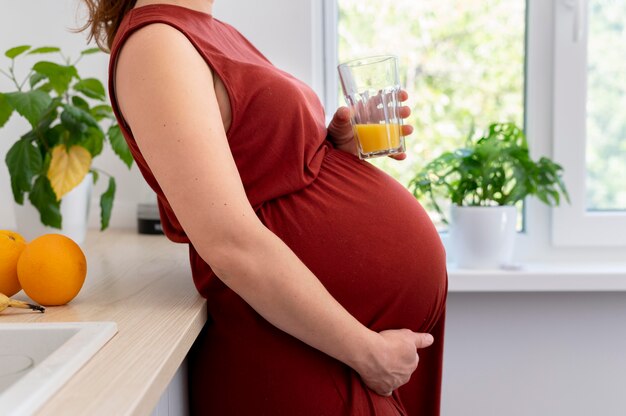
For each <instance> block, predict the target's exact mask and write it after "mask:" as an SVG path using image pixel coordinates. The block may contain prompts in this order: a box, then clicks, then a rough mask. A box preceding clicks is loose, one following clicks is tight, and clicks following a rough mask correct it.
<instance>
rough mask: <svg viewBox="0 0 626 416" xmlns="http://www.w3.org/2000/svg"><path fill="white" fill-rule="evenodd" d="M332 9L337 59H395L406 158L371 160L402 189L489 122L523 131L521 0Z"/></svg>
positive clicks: (441, 0)
mask: <svg viewBox="0 0 626 416" xmlns="http://www.w3.org/2000/svg"><path fill="white" fill-rule="evenodd" d="M607 1H608V0H607ZM338 5H339V27H338V34H339V45H338V51H339V62H345V61H347V60H350V59H355V58H361V57H365V56H371V55H382V54H393V55H396V56H398V58H399V64H400V68H399V72H400V82H401V84H402V86H403V87H404V88H405V89H406V90H407V91H408V92H409V95H410V98H409V101H408V105H409V106H410V107H411V110H412V115H411V117H410V118H409V119H408V121H407V122H408V123H410V124H411V125H413V126H414V127H415V132H414V133H413V134H412V135H410V136H408V137H407V140H406V144H407V159H406V160H404V161H402V162H398V161H394V160H391V159H389V158H378V159H373V160H371V161H372V163H373V164H375V165H377V166H378V167H380V168H382V169H384V170H385V171H386V172H388V173H390V174H391V175H392V176H394V177H395V178H396V179H398V180H399V181H400V182H401V183H402V184H404V185H405V186H406V185H407V184H408V182H409V180H410V179H411V178H412V177H413V176H414V174H415V173H416V172H417V171H418V170H419V169H420V167H422V166H423V165H424V164H425V163H427V162H428V161H430V160H432V159H433V158H435V157H437V156H438V155H440V154H441V153H443V152H444V151H447V150H451V149H453V148H455V147H458V146H462V145H463V143H464V142H465V139H466V137H467V136H468V134H469V133H470V131H472V129H476V130H478V131H480V130H481V129H486V128H487V127H488V125H489V124H490V123H491V122H496V121H499V122H505V121H511V122H514V123H516V124H518V125H520V126H523V124H524V81H525V78H524V75H525V74H524V69H525V29H526V28H525V22H526V10H525V9H526V3H525V1H524V0H437V1H416V0H393V1H391V0H338ZM338 94H339V96H340V100H339V103H343V102H344V100H343V97H342V96H341V92H338ZM421 202H422V203H423V204H424V205H425V206H426V208H427V209H428V208H429V207H428V204H427V203H426V201H421ZM429 211H430V212H431V216H432V217H433V220H434V221H435V223H437V224H438V225H440V224H439V218H437V216H436V215H435V213H434V211H433V210H429Z"/></svg>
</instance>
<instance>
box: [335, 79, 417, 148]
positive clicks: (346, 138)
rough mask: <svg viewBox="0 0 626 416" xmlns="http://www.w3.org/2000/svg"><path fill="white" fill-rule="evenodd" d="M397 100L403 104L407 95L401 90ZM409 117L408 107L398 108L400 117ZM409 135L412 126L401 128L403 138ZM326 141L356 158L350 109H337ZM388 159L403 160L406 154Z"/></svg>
mask: <svg viewBox="0 0 626 416" xmlns="http://www.w3.org/2000/svg"><path fill="white" fill-rule="evenodd" d="M398 98H399V100H400V101H401V102H404V101H406V100H407V99H408V98H409V94H408V93H407V92H406V91H404V90H402V91H400V93H399V94H398ZM410 115H411V109H410V108H409V107H407V106H402V107H400V117H402V118H407V117H408V116H410ZM411 133H413V126H411V125H403V126H402V135H403V136H408V135H409V134H411ZM328 140H330V141H331V142H332V144H333V145H334V146H335V148H336V149H339V150H343V151H344V152H348V153H352V154H353V155H355V156H358V153H357V148H356V141H355V139H354V132H353V130H352V126H351V125H350V109H349V108H348V107H339V108H338V109H337V111H336V112H335V115H334V116H333V119H332V120H331V122H330V124H329V125H328ZM389 157H391V158H393V159H396V160H403V159H405V158H406V154H405V153H397V154H394V155H389Z"/></svg>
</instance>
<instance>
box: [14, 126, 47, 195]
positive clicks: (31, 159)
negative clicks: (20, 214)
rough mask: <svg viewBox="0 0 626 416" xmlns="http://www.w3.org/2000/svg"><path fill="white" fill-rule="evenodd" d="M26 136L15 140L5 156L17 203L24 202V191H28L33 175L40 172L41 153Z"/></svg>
mask: <svg viewBox="0 0 626 416" xmlns="http://www.w3.org/2000/svg"><path fill="white" fill-rule="evenodd" d="M25 136H26V137H24V138H21V139H20V140H18V141H16V142H15V144H13V146H12V147H11V148H10V149H9V151H8V152H7V156H6V158H5V161H6V164H7V167H8V168H9V174H10V176H11V189H12V190H13V197H14V198H15V202H17V203H18V204H20V205H21V204H23V203H24V192H30V190H31V182H32V180H33V177H34V176H35V175H37V174H39V173H41V168H42V162H43V161H42V158H41V153H40V152H39V151H38V150H37V148H36V147H35V146H34V145H33V144H32V143H31V139H30V138H29V137H28V136H27V135H25Z"/></svg>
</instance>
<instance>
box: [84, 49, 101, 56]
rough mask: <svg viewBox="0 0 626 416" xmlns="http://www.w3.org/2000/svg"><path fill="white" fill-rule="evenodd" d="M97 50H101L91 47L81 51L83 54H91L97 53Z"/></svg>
mask: <svg viewBox="0 0 626 416" xmlns="http://www.w3.org/2000/svg"><path fill="white" fill-rule="evenodd" d="M97 52H101V51H100V48H89V49H85V50H82V51H81V52H80V54H81V55H91V54H92V53H97Z"/></svg>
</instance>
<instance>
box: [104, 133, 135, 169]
mask: <svg viewBox="0 0 626 416" xmlns="http://www.w3.org/2000/svg"><path fill="white" fill-rule="evenodd" d="M108 136H109V142H111V147H112V148H113V151H114V152H115V154H116V155H118V156H119V158H120V159H122V162H124V163H125V164H126V166H128V168H129V169H130V167H131V166H132V165H133V155H132V153H131V152H130V149H129V148H128V144H127V143H126V139H124V135H123V134H122V132H121V131H120V126H119V125H117V124H114V125H112V126H111V127H109V131H108Z"/></svg>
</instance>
